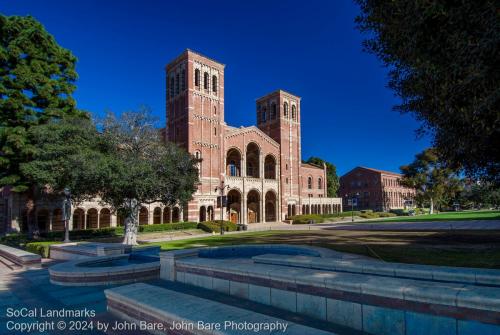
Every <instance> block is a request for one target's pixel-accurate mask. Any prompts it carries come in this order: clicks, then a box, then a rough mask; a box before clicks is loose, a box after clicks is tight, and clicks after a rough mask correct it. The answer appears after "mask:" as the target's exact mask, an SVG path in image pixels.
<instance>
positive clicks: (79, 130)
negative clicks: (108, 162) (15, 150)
mask: <svg viewBox="0 0 500 335" xmlns="http://www.w3.org/2000/svg"><path fill="white" fill-rule="evenodd" d="M28 138H29V140H30V142H31V143H33V144H34V146H33V147H34V149H33V154H32V160H31V161H29V162H26V163H21V165H20V169H21V172H22V173H23V175H25V176H27V177H29V178H30V180H32V181H33V182H34V183H36V186H37V187H38V188H39V189H47V191H48V193H50V194H53V195H54V196H56V197H59V196H60V195H61V193H62V191H63V190H64V188H66V187H68V188H69V189H70V190H71V195H72V199H73V200H74V201H75V202H77V203H78V202H81V201H84V200H89V199H91V198H94V197H95V196H96V194H98V192H99V191H100V190H101V189H102V188H104V187H105V186H106V185H105V184H104V181H105V177H106V175H105V172H106V171H105V170H104V169H102V168H101V164H102V163H103V161H104V160H105V159H106V158H107V157H106V143H104V142H103V141H102V138H101V136H99V134H98V132H97V129H96V127H95V125H94V123H93V122H92V121H91V120H90V119H85V118H65V119H53V120H51V121H50V122H48V123H45V124H41V125H37V126H33V127H31V128H30V129H29V131H28Z"/></svg>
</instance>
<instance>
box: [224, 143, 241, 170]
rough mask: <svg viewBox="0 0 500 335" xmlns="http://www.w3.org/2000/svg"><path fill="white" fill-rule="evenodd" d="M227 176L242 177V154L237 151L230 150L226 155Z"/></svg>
mask: <svg viewBox="0 0 500 335" xmlns="http://www.w3.org/2000/svg"><path fill="white" fill-rule="evenodd" d="M226 174H227V175H228V176H234V177H240V176H241V153H240V152H239V151H238V150H236V149H234V148H233V149H229V151H228V152H227V155H226Z"/></svg>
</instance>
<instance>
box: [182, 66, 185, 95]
mask: <svg viewBox="0 0 500 335" xmlns="http://www.w3.org/2000/svg"><path fill="white" fill-rule="evenodd" d="M185 89H186V70H184V69H182V71H181V90H182V91H184V90H185Z"/></svg>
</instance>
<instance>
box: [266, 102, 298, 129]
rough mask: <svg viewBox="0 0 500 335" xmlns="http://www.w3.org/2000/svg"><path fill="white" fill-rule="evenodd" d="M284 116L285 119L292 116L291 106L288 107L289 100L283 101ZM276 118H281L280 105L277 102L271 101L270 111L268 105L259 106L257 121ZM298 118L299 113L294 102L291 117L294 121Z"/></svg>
mask: <svg viewBox="0 0 500 335" xmlns="http://www.w3.org/2000/svg"><path fill="white" fill-rule="evenodd" d="M283 117H284V118H285V119H288V118H290V117H289V107H288V102H286V101H285V102H284V103H283ZM276 118H279V112H278V106H277V105H276V103H275V102H272V103H271V106H270V109H269V111H268V110H267V106H262V107H261V106H260V105H259V106H258V107H257V123H258V124H260V123H265V122H267V121H271V120H276ZM297 118H298V113H297V107H296V106H295V105H293V104H292V115H291V119H292V120H293V121H296V120H297Z"/></svg>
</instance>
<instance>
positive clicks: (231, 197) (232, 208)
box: [227, 190, 241, 223]
mask: <svg viewBox="0 0 500 335" xmlns="http://www.w3.org/2000/svg"><path fill="white" fill-rule="evenodd" d="M227 208H228V213H229V215H228V219H229V221H231V222H233V223H240V222H241V193H240V192H239V191H238V190H230V191H229V192H228V193H227Z"/></svg>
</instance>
